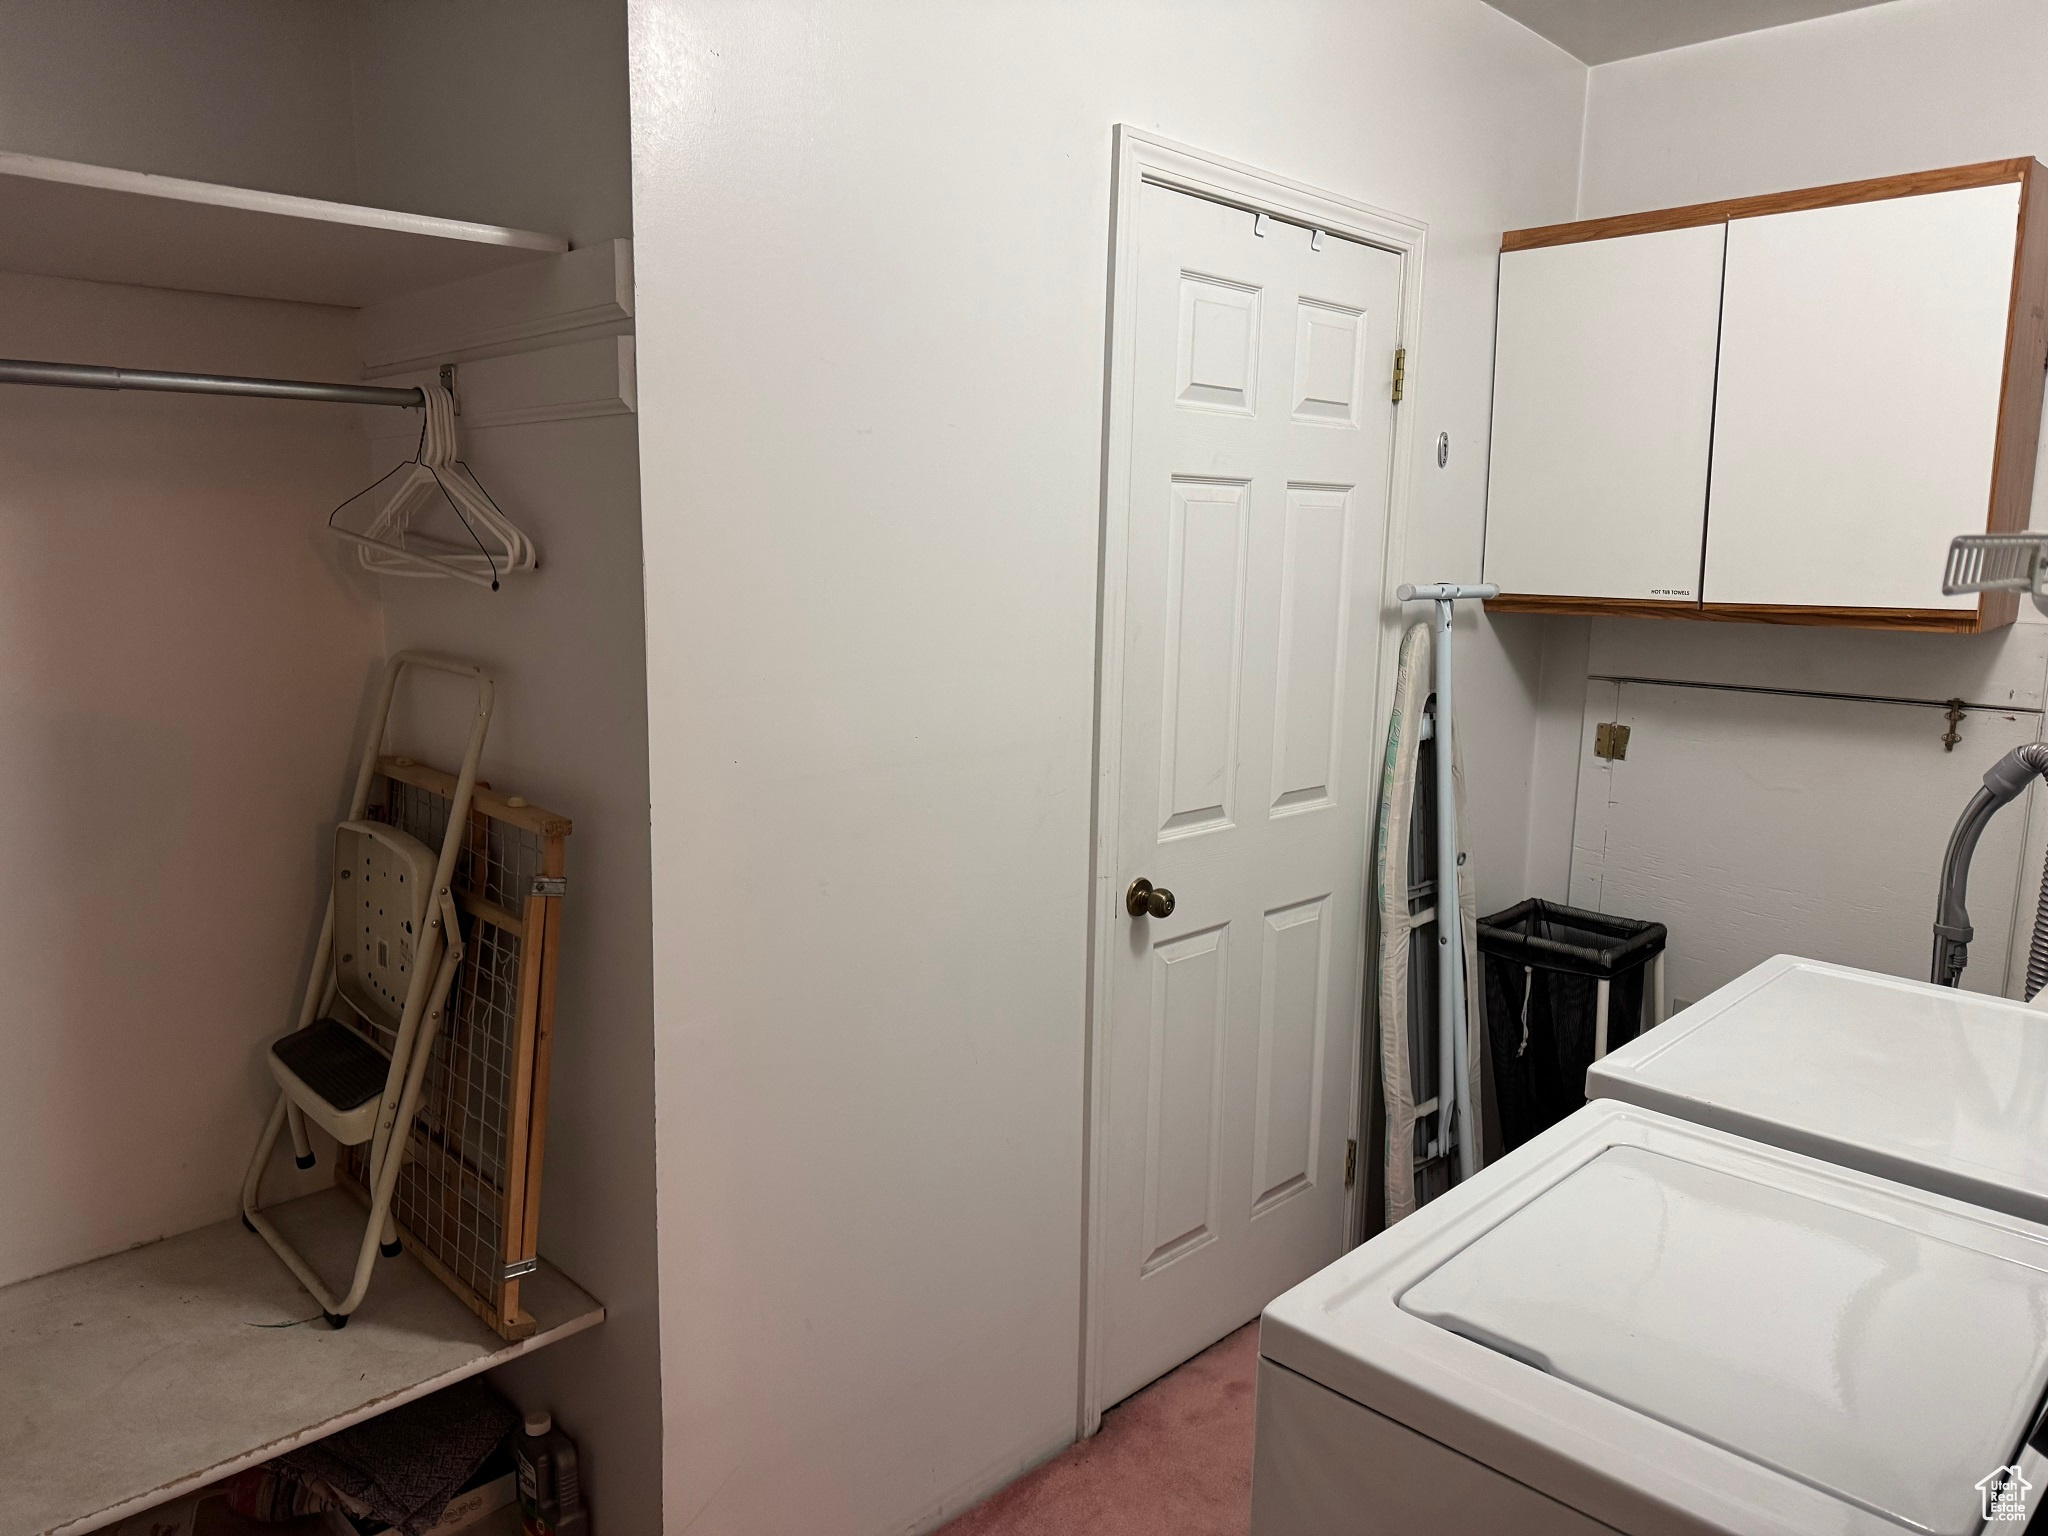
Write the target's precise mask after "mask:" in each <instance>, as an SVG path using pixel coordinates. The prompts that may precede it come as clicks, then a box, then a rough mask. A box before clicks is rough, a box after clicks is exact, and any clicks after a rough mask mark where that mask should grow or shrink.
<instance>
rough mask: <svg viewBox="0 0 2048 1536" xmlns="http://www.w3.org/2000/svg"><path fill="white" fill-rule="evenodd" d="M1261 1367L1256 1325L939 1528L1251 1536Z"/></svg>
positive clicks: (964, 1532) (1041, 1534) (949, 1533)
mask: <svg viewBox="0 0 2048 1536" xmlns="http://www.w3.org/2000/svg"><path fill="white" fill-rule="evenodd" d="M1258 1363H1259V1325H1258V1324H1257V1323H1248V1324H1246V1325H1245V1326H1244V1327H1242V1328H1240V1329H1238V1330H1237V1332H1235V1333H1233V1334H1232V1335H1230V1337H1229V1338H1227V1339H1225V1340H1223V1342H1222V1343H1220V1344H1215V1345H1212V1346H1210V1347H1209V1348H1208V1349H1206V1350H1204V1351H1203V1352H1202V1353H1201V1354H1199V1355H1197V1356H1195V1358H1194V1359H1192V1360H1190V1361H1189V1362H1188V1363H1187V1364H1186V1365H1183V1366H1182V1367H1181V1368H1180V1369H1179V1370H1177V1371H1174V1372H1173V1373H1172V1374H1171V1375H1167V1376H1162V1377H1161V1378H1160V1379H1159V1380H1158V1381H1155V1382H1154V1383H1152V1385H1151V1386H1149V1387H1147V1388H1146V1389H1145V1390H1144V1391H1142V1392H1140V1393H1138V1394H1137V1395H1136V1396H1135V1397H1131V1398H1127V1399H1125V1400H1124V1401H1123V1402H1122V1403H1119V1404H1118V1405H1117V1406H1116V1407H1114V1408H1112V1409H1110V1411H1109V1412H1108V1413H1106V1414H1104V1415H1103V1416H1102V1432H1101V1433H1100V1434H1098V1435H1096V1436H1095V1438H1094V1439H1092V1440H1084V1441H1082V1442H1081V1443H1080V1444H1079V1445H1076V1446H1072V1447H1070V1448H1069V1449H1067V1450H1065V1451H1063V1452H1061V1454H1060V1455H1058V1456H1056V1457H1054V1458H1053V1459H1052V1460H1051V1461H1048V1462H1047V1463H1046V1464H1045V1465H1044V1466H1042V1467H1039V1468H1037V1469H1035V1470H1034V1471H1031V1472H1027V1473H1025V1474H1024V1476H1022V1477H1020V1478H1018V1479H1017V1481H1016V1482H1014V1483H1012V1484H1010V1486H1009V1487H1007V1488H1005V1489H1003V1491H1002V1492H1000V1493H998V1494H997V1495H996V1496H995V1497H994V1498H992V1499H990V1500H989V1501H988V1502H987V1503H985V1504H981V1505H978V1506H976V1507H975V1508H973V1509H971V1510H969V1511H968V1512H967V1513H966V1514H964V1515H962V1516H961V1517H960V1518H959V1519H957V1520H955V1521H953V1523H952V1524H950V1525H948V1526H946V1527H945V1528H944V1529H943V1530H942V1531H941V1532H940V1533H939V1536H1244V1533H1245V1529H1246V1527H1247V1526H1249V1525H1250V1523H1251V1512H1252V1383H1253V1380H1254V1378H1255V1377H1256V1374H1257V1371H1258Z"/></svg>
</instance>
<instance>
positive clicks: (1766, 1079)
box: [1586, 955, 2048, 1222]
mask: <svg viewBox="0 0 2048 1536" xmlns="http://www.w3.org/2000/svg"><path fill="white" fill-rule="evenodd" d="M1586 1093H1587V1096H1588V1097H1590V1098H1612V1099H1620V1100H1623V1101H1624V1102H1627V1103H1631V1104H1640V1105H1642V1106H1643V1107H1645V1108H1648V1109H1657V1110H1661V1111H1663V1112H1664V1113H1666V1114H1670V1115H1677V1116H1679V1117H1680V1118H1682V1119H1686V1120H1691V1121H1693V1122H1695V1123H1697V1124H1700V1125H1712V1126H1716V1127H1718V1128H1720V1129H1722V1130H1730V1131H1734V1132H1736V1133H1737V1134H1738V1135H1743V1136H1748V1137H1751V1138H1753V1139H1755V1140H1759V1141H1767V1142H1770V1143H1771V1144H1773V1145H1775V1146H1781V1147H1789V1148H1791V1149H1792V1150H1794V1151H1798V1152H1805V1153H1807V1154H1809V1155H1811V1156H1814V1157H1819V1158H1823V1159H1825V1160H1826V1161H1828V1162H1832V1163H1840V1164H1842V1165H1844V1166H1847V1167H1852V1168H1861V1169H1864V1170H1866V1171H1868V1172H1871V1173H1877V1174H1880V1175H1882V1176H1884V1177H1886V1178H1891V1179H1897V1180H1899V1181H1901V1182H1903V1183H1907V1184H1913V1185H1917V1186H1918V1187H1920V1188H1922V1189H1932V1190H1936V1191H1939V1192H1940V1193H1942V1194H1947V1195H1953V1196H1955V1197H1956V1198H1957V1199H1960V1200H1968V1201H1970V1202H1971V1203H1972V1204H1976V1205H1985V1206H1989V1207H1990V1208H1992V1209H1993V1210H2000V1211H2008V1212H2011V1213H2012V1214H2014V1215H2017V1216H2025V1217H2027V1218H2028V1219H2029V1220H2032V1221H2040V1222H2048V1132H2044V1127H2048V1013H2044V1012H2042V1011H2040V1010H2038V1009H2035V1008H2031V1007H2028V1006H2027V1005H2026V1004H2024V1003H2016V1002H2012V1001H2010V1000H2008V999H2005V998H1998V997H1985V996H1982V995H1980V994H1978V993H1974V992H1963V991H1958V990H1957V989H1955V988H1953V987H1937V986H1935V985H1933V984H1932V983H1929V982H1916V981H1904V980H1901V979H1900V978H1898V977H1896V976H1882V975H1878V974H1876V973H1875V972H1871V971H1858V970H1851V969H1849V968H1848V967H1846V966H1839V965H1825V964H1822V963H1820V962H1819V961H1814V960H1801V959H1797V958H1795V957H1793V956H1790V955H1780V956H1778V957H1777V958H1776V959H1773V960H1768V961H1766V962H1765V963H1764V964H1762V965H1760V966H1758V967H1757V968H1756V969H1755V970H1753V971H1751V972H1750V973H1749V974H1748V975H1746V976H1743V977H1740V978H1738V979H1737V980H1735V981H1733V982H1731V983H1729V984H1728V985H1727V986H1725V987H1723V988H1722V989H1721V990H1720V991H1718V992H1715V993H1713V994H1711V995H1710V996H1708V997H1705V998H1703V999H1701V1000H1700V1001H1699V1002H1698V1003H1696V1004H1694V1005H1693V1006H1692V1007H1690V1008H1688V1009H1686V1010H1685V1011H1684V1012H1683V1013H1680V1014H1678V1015H1676V1016H1675V1017H1673V1018H1671V1019H1669V1020H1667V1021H1666V1022H1665V1023H1663V1024H1660V1025H1659V1026H1658V1027H1657V1028H1655V1029H1653V1030H1650V1031H1648V1032H1647V1033H1645V1034H1644V1035H1642V1036H1640V1037H1639V1038H1637V1039H1635V1040H1632V1041H1630V1042H1629V1043H1628V1044H1627V1045H1625V1046H1623V1047H1621V1048H1620V1049H1619V1050H1617V1051H1615V1052H1614V1053H1613V1054H1612V1055H1610V1056H1608V1057H1606V1058H1605V1059H1604V1060H1602V1061H1599V1062H1596V1063H1594V1065H1593V1068H1592V1070H1591V1071H1590V1072H1588V1073H1587V1075H1586Z"/></svg>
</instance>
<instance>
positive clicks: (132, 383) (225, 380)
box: [0, 358, 427, 410]
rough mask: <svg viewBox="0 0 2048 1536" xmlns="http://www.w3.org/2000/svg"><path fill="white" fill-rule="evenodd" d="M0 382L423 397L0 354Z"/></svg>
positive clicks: (360, 401)
mask: <svg viewBox="0 0 2048 1536" xmlns="http://www.w3.org/2000/svg"><path fill="white" fill-rule="evenodd" d="M0 384H50V385H55V386H57V387H58V388H60V389H158V390H168V391H170V392H171V393H173V394H180V395H257V396H261V397H263V398H266V399H270V400H321V401H325V402H327V403H328V404H330V405H400V406H411V407H412V408H413V409H415V410H417V409H419V408H420V407H421V406H423V405H425V404H426V403H427V397H426V395H425V394H424V393H423V392H422V391H420V390H417V389H382V388H379V387H378V386H377V385H374V384H319V383H314V382H311V381H309V380H305V379H242V378H236V377H235V376H234V375H233V374H226V373H156V372H152V371H151V370H149V369H146V368H102V367H100V366H99V365H98V364H96V363H30V362H22V361H19V360H16V359H12V358H0Z"/></svg>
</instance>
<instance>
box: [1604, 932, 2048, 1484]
mask: <svg viewBox="0 0 2048 1536" xmlns="http://www.w3.org/2000/svg"><path fill="white" fill-rule="evenodd" d="M1586 1096H1587V1098H1589V1099H1592V1098H1608V1099H1619V1100H1621V1101H1622V1102H1624V1103H1629V1104H1636V1105H1640V1106H1641V1107H1643V1108H1646V1109H1654V1110H1660V1111H1662V1112H1663V1113H1665V1114H1670V1115H1676V1116H1677V1117H1678V1118H1680V1119H1682V1120H1691V1121H1693V1122H1695V1123H1696V1124H1699V1125H1711V1126H1715V1127H1717V1128H1719V1129H1721V1130H1724V1131H1733V1132H1735V1133H1736V1134H1737V1135H1740V1136H1747V1137H1750V1138H1751V1139H1753V1140H1757V1141H1766V1142H1769V1143H1771V1144H1772V1145H1773V1146H1780V1147H1788V1148H1790V1149H1792V1150H1793V1151H1795V1152H1806V1153H1810V1154H1812V1155H1813V1156H1815V1157H1818V1158H1822V1159H1824V1160H1825V1161H1827V1162H1831V1163H1840V1164H1841V1165H1842V1166H1844V1167H1848V1168H1861V1169H1863V1170H1865V1171H1866V1172H1869V1173H1878V1174H1882V1175H1884V1176H1885V1177H1886V1178H1890V1179H1897V1180H1899V1181H1901V1182H1902V1183H1906V1184H1913V1185H1917V1186H1918V1187H1919V1188H1921V1189H1931V1190H1935V1191H1937V1192H1939V1193H1941V1194H1945V1195H1954V1196H1956V1197H1957V1198H1958V1199H1961V1200H1967V1201H1969V1202H1970V1203H1971V1204H1973V1205H1983V1206H1988V1207H1990V1208H1991V1209H1992V1210H1996V1211H2006V1212H2009V1213H2011V1214H2013V1215H2016V1216H2026V1217H2029V1218H2031V1219H2032V1220H2035V1221H2039V1222H2043V1223H2048V1012H2043V1011H2042V1010H2041V1009H2038V1008H2033V1007H2030V1006H2028V1005H2027V1004H2025V1003H2016V1002H2012V1001H2010V1000H2009V999H2006V998H2001V997H1984V996H1981V995H1979V994H1978V993H1974V992H1962V991H1958V990H1956V989H1955V988H1953V987H1938V986H1935V985H1934V984H1933V983H1932V982H1925V981H1902V980H1900V979H1899V978H1898V977H1896V976H1881V975H1878V974H1877V973H1875V972H1872V971H1857V970H1851V969H1850V968H1849V967H1847V966H1841V965H1825V964H1822V963H1821V962H1820V961H1817V960H1801V959H1797V958H1795V957H1794V956H1791V955H1779V956H1778V957H1777V958H1776V959H1774V960H1767V961H1765V962H1764V963H1763V964H1762V965H1760V966H1758V967H1757V968H1756V969H1755V970H1753V971H1751V972H1749V973H1748V974H1747V975H1745V976H1742V977H1739V978H1737V979H1736V980H1735V981H1732V982H1730V983H1729V984H1728V985H1727V986H1725V987H1723V988H1721V989H1720V991H1718V992H1714V993H1710V994H1709V995H1708V996H1706V997H1703V998H1701V999H1700V1000H1699V1002H1697V1003H1695V1004H1693V1005H1692V1006H1691V1007H1690V1008H1687V1009H1685V1010H1684V1011H1683V1012H1682V1013H1679V1014H1677V1015H1675V1016H1673V1017H1672V1018H1670V1019H1667V1020H1666V1021H1665V1022H1664V1023H1662V1024H1660V1025H1658V1026H1657V1027H1656V1028H1655V1029H1653V1030H1650V1031H1648V1032H1646V1033H1645V1034H1643V1035H1641V1036H1640V1037H1638V1038H1637V1039H1634V1040H1631V1041H1630V1042H1629V1043H1628V1044H1627V1045H1624V1046H1622V1047H1621V1048H1620V1049H1618V1050H1616V1051H1615V1052H1614V1053H1613V1054H1612V1055H1610V1056H1607V1057H1605V1058H1604V1059H1602V1060H1600V1061H1597V1062H1595V1063H1594V1064H1593V1069H1592V1070H1591V1071H1590V1072H1588V1073H1587V1074H1586ZM2044 1496H2048V1490H2044Z"/></svg>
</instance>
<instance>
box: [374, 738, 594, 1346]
mask: <svg viewBox="0 0 2048 1536" xmlns="http://www.w3.org/2000/svg"><path fill="white" fill-rule="evenodd" d="M454 794H455V775H453V774H452V773H444V772H443V771H442V770H440V769H438V768H431V767H428V766H427V765H426V764H424V763H417V762H414V761H413V760H412V759H410V758H404V757H381V758H379V759H378V760H377V776H376V778H375V780H374V781H373V782H372V785H371V789H370V804H369V808H368V811H367V813H366V814H367V816H368V817H369V818H370V819H372V820H376V821H382V822H385V823H386V824H388V825H390V826H394V827H397V828H399V829H400V830H402V831H405V832H409V833H411V834H412V835H413V836H414V837H417V838H418V839H420V841H422V842H423V843H425V844H427V846H428V847H430V848H431V847H437V846H439V844H440V842H441V839H442V837H443V836H444V835H445V834H446V832H447V828H448V813H449V808H450V806H451V805H452V804H453V801H454ZM569 832H570V822H569V819H568V818H567V817H566V816H559V815H557V814H555V813H554V812H553V811H547V810H542V809H541V808H540V807H539V806H535V805H529V804H527V803H526V802H525V801H524V800H521V799H519V798H518V797H516V796H506V795H502V794H499V793H497V792H495V791H493V790H491V789H489V788H487V787H486V786H485V785H483V784H482V783H479V784H478V785H477V787H476V794H475V796H474V798H473V800H472V803H471V807H470V817H469V828H468V831H467V834H466V835H465V837H464V840H463V846H462V853H461V855H460V856H459V857H458V859H457V862H456V867H455V882H454V883H455V889H454V891H453V892H452V894H453V896H454V898H455V905H456V908H457V910H458V911H459V912H460V913H461V915H462V918H463V927H464V929H465V932H464V933H463V946H464V947H463V957H462V963H461V968H460V970H459V971H458V973H457V976H456V982H455V997H454V999H453V1001H452V1007H451V1009H450V1014H449V1021H448V1024H447V1026H446V1027H445V1028H444V1029H443V1030H442V1031H441V1033H440V1035H439V1036H438V1038H436V1040H435V1041H434V1053H433V1059H432V1061H431V1062H430V1063H429V1064H428V1067H427V1076H426V1080H425V1082H424V1083H423V1084H422V1086H421V1091H420V1102H419V1109H418V1112H417V1113H416V1114H415V1115H414V1117H413V1124H412V1129H411V1134H410V1135H409V1136H408V1137H407V1139H406V1143H405V1162H404V1163H403V1165H402V1166H401V1167H400V1169H399V1173H398V1185H397V1189H396V1191H395V1193H394V1194H393V1196H392V1201H391V1214H392V1217H393V1219H394V1220H396V1222H397V1224H398V1229H399V1232H400V1234H401V1237H402V1239H403V1241H404V1243H405V1245H406V1247H407V1248H408V1249H409V1250H410V1251H411V1252H412V1255H413V1256H414V1257H415V1258H417V1259H418V1260H419V1261H420V1262H421V1263H422V1264H424V1265H425V1266H426V1267H427V1268H428V1269H429V1270H431V1271H432V1272H433V1273H434V1274H435V1275H436V1276H438V1277H439V1278H440V1280H441V1281H442V1283H443V1284H445V1285H446V1286H447V1287H448V1288H449V1289H450V1290H452V1291H453V1292H454V1293H455V1294H456V1295H457V1296H459V1297H461V1298H462V1300H463V1301H465V1302H466V1303H468V1305H469V1307H470V1309H471V1310H472V1311H474V1312H475V1313H476V1314H477V1316H479V1317H481V1318H482V1319H483V1320H484V1321H485V1322H486V1323H489V1324H490V1325H491V1327H492V1328H494V1329H496V1330H497V1332H498V1333H499V1335H500V1336H501V1337H503V1338H505V1339H508V1340H515V1341H516V1340H519V1339H523V1338H527V1337H529V1336H530V1335H531V1334H532V1333H533V1331H534V1326H535V1325H534V1320H533V1318H532V1317H531V1316H530V1315H529V1314H528V1313H526V1312H525V1311H523V1310H522V1309H521V1308H520V1305H519V1281H520V1277H521V1276H522V1275H527V1274H531V1273H532V1272H533V1270H534V1269H535V1268H536V1267H537V1264H538V1258H539V1247H538V1245H539V1238H540V1184H541V1162H542V1157H543V1154H544V1152H545V1150H546V1142H547V1109H548V1066H549V1061H550V1058H551V1056H552V1054H553V1046H554V1033H555V974H556V969H557V960H558V958H559V955H560V949H561V926H562V914H561V907H562V899H563V897H564V895H565V894H566V892H567V882H566V879H565V877H564V873H563V856H564V848H563V844H564V842H565V840H566V839H567V837H568V835H569ZM386 1033H387V1034H388V1032H386ZM393 1043H394V1042H393V1041H392V1040H390V1039H389V1038H378V1039H377V1040H376V1044H377V1045H378V1046H379V1047H381V1048H382V1049H384V1050H385V1051H387V1052H388V1051H389V1050H391V1049H392V1047H393ZM368 1151H369V1148H368V1146H367V1145H365V1146H362V1147H351V1148H348V1149H347V1152H346V1156H345V1157H344V1159H343V1161H342V1167H341V1181H342V1184H343V1186H344V1187H345V1188H347V1189H348V1190H349V1191H350V1193H352V1194H353V1195H355V1196H356V1198H357V1199H359V1200H361V1201H362V1202H363V1203H364V1204H365V1205H367V1204H368V1203H369V1199H370V1196H369V1188H368V1177H367V1175H368V1158H367V1153H368Z"/></svg>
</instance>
